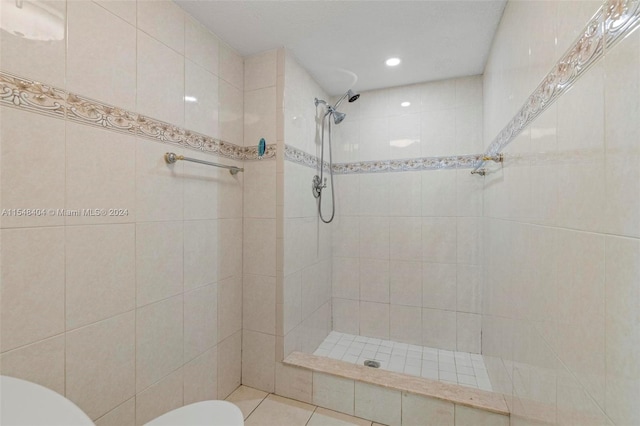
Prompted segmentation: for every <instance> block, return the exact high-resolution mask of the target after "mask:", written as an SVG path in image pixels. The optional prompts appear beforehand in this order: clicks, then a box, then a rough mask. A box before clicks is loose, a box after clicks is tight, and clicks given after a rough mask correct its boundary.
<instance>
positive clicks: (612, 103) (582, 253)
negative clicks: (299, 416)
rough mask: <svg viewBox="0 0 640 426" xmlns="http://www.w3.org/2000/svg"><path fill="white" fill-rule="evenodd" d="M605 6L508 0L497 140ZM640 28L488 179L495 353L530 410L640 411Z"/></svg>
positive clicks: (503, 377) (495, 54)
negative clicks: (632, 362)
mask: <svg viewBox="0 0 640 426" xmlns="http://www.w3.org/2000/svg"><path fill="white" fill-rule="evenodd" d="M601 5H602V3H601V2H599V1H579V2H561V1H558V2H545V3H539V2H509V3H508V4H507V7H506V9H505V13H504V16H503V18H502V21H501V24H500V27H499V29H498V33H497V35H496V38H495V41H494V45H493V48H492V51H491V53H490V55H489V60H488V62H487V67H486V70H485V78H484V130H485V137H484V142H485V144H487V143H489V142H490V141H491V139H492V138H493V137H494V136H495V135H496V134H497V132H498V131H499V130H500V129H501V128H502V127H503V126H504V125H505V124H506V122H507V120H509V119H510V118H511V117H512V115H513V114H514V113H515V111H516V109H517V108H519V107H520V106H521V104H522V102H523V101H524V99H525V98H526V96H528V95H529V94H530V93H531V91H532V90H533V89H534V87H535V86H536V85H537V84H538V82H539V81H540V79H541V78H542V77H543V76H544V75H545V74H546V73H547V72H549V70H551V69H552V67H553V65H554V63H555V62H556V61H557V59H558V58H559V57H560V56H561V55H562V54H563V53H564V52H565V51H566V49H567V48H568V47H569V46H570V45H571V44H572V43H574V41H575V39H576V37H577V36H578V34H580V33H581V31H582V30H583V28H584V26H585V24H586V23H587V21H588V19H589V18H590V17H591V16H593V14H594V13H595V12H596V10H597V9H598V8H599V7H600V6H601ZM533 28H535V31H532V29H533ZM639 37H640V36H639V35H638V33H637V32H635V33H633V34H631V35H629V36H627V37H626V39H625V40H623V41H621V42H620V44H618V45H616V46H614V47H611V48H608V49H607V51H606V52H605V55H604V59H602V60H601V61H600V62H599V63H598V64H596V65H594V66H593V67H592V68H591V69H590V70H589V71H588V72H587V73H586V74H585V75H584V76H583V77H582V78H581V79H580V80H579V81H577V82H576V84H575V85H574V87H573V88H572V89H571V91H570V92H568V93H567V94H565V95H563V96H562V97H561V98H560V99H559V100H558V101H557V103H556V105H554V106H553V107H552V108H550V109H548V110H547V111H546V112H545V113H544V114H543V115H541V116H539V117H538V118H537V119H536V121H535V122H534V123H532V125H531V126H529V127H528V128H527V129H526V131H525V132H523V134H522V135H521V136H520V137H519V138H518V140H516V141H514V142H513V143H512V144H511V145H510V146H509V147H507V149H506V152H505V155H506V156H507V158H509V157H511V160H508V161H507V162H506V163H505V168H504V170H503V171H500V172H498V173H492V174H491V175H489V176H487V178H485V191H484V194H485V197H484V211H485V218H484V219H483V226H481V227H478V228H477V229H482V241H483V244H482V246H481V247H482V248H481V250H480V252H481V253H482V254H483V255H484V261H483V265H484V270H485V281H484V285H483V288H482V290H481V294H482V310H481V311H476V312H481V313H482V331H483V334H482V352H483V355H485V357H487V359H491V360H492V361H490V362H487V366H488V367H489V371H490V375H491V378H492V382H494V384H496V387H497V388H499V389H500V391H501V392H504V393H505V394H506V398H507V401H508V402H509V404H510V405H511V409H512V415H513V416H514V417H517V418H519V419H522V422H523V423H527V422H529V423H536V424H539V423H556V424H588V423H592V424H634V423H637V422H638V421H640V418H639V417H638V410H637V408H636V407H635V403H633V402H631V399H634V400H635V399H637V398H638V392H637V390H638V389H640V385H639V383H640V381H639V380H640V378H639V376H638V375H637V371H636V370H637V369H627V366H628V365H629V364H628V363H627V362H626V361H624V360H625V359H626V360H628V359H631V358H627V357H633V356H634V355H633V354H635V353H637V351H638V348H639V347H640V346H639V345H638V339H637V338H634V337H633V336H637V332H638V329H637V324H638V321H637V315H635V314H631V313H630V311H629V310H628V309H626V308H625V304H624V303H623V304H618V303H619V301H620V299H619V297H620V295H621V294H626V296H625V297H626V298H630V299H633V298H636V295H637V292H638V282H639V281H638V278H637V271H638V262H639V258H638V252H637V239H638V237H639V234H638V232H637V230H638V227H637V224H638V223H640V222H639V221H638V210H637V205H638V202H639V200H640V192H638V190H637V185H638V182H639V180H638V174H637V164H638V161H637V160H638V150H637V145H636V148H633V149H630V145H629V143H630V141H632V140H637V135H638V123H637V120H635V119H633V118H632V117H633V116H634V114H635V111H637V109H638V102H637V100H638V96H637V94H638V87H639V83H638V82H639V81H640V80H639V79H638V67H639V64H640V62H639V61H638V58H639V57H640V38H639ZM622 92H624V93H625V95H622ZM622 111H624V112H622ZM534 153H536V154H534ZM516 157H519V158H518V160H516V159H515V158H516ZM623 157H625V160H623V159H622V158H623ZM627 160H629V162H630V163H633V164H635V166H633V167H629V163H627ZM627 190H629V191H631V192H627ZM623 193H624V194H625V195H624V196H623V195H622V194H623ZM620 197H624V199H625V201H624V202H623V203H621V201H620V200H621V199H622V198H620ZM458 229H459V230H460V228H458ZM614 235H615V236H614ZM458 255H464V256H470V255H471V253H470V252H468V253H466V254H463V253H460V252H458ZM460 273H463V274H464V275H466V276H470V275H471V271H470V270H468V271H465V272H463V271H461V270H459V274H460ZM458 278H459V279H460V275H458ZM459 296H460V295H459ZM459 301H460V302H463V304H464V305H467V303H472V301H471V299H468V300H466V301H462V300H460V298H459ZM614 318H615V319H614ZM459 321H460V319H459ZM621 335H625V336H626V337H625V338H624V339H621V340H619V337H620V336H621ZM623 352H624V353H625V354H627V355H625V356H624V357H623V358H619V357H618V355H615V354H620V353H623ZM499 358H502V360H501V361H498V362H495V360H497V359H499ZM496 365H500V366H502V367H500V368H495V366H496ZM622 371H624V373H621V372H622ZM623 377H624V378H623ZM494 378H495V381H494ZM607 389H609V390H607ZM614 395H615V396H614ZM459 414H461V415H462V412H460V413H458V410H457V407H456V421H457V420H458V418H459V416H458V415H459ZM486 423H489V420H488V419H487V421H486ZM473 424H478V420H477V419H476V420H475V421H474V422H473Z"/></svg>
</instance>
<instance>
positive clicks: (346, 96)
mask: <svg viewBox="0 0 640 426" xmlns="http://www.w3.org/2000/svg"><path fill="white" fill-rule="evenodd" d="M359 97H360V93H355V92H354V91H353V90H351V89H349V90H347V93H345V94H344V95H342V97H341V98H340V99H339V100H338V102H336V104H335V105H334V106H333V108H335V109H338V107H339V106H340V104H341V103H342V101H344V100H345V99H348V100H349V102H355V101H357V100H358V98H359Z"/></svg>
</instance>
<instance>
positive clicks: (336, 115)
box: [333, 111, 347, 124]
mask: <svg viewBox="0 0 640 426" xmlns="http://www.w3.org/2000/svg"><path fill="white" fill-rule="evenodd" d="M346 116H347V114H345V113H344V112H340V111H333V122H334V123H336V124H340V123H342V120H344V118H345V117H346Z"/></svg>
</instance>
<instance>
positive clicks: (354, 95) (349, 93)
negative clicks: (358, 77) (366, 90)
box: [347, 89, 360, 102]
mask: <svg viewBox="0 0 640 426" xmlns="http://www.w3.org/2000/svg"><path fill="white" fill-rule="evenodd" d="M359 97H360V93H354V92H353V90H351V89H349V90H347V99H349V102H355V101H357V100H358V98H359Z"/></svg>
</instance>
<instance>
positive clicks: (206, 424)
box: [145, 401, 244, 426]
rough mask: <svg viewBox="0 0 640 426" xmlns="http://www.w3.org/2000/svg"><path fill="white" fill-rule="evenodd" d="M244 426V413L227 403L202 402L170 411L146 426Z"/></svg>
mask: <svg viewBox="0 0 640 426" xmlns="http://www.w3.org/2000/svg"><path fill="white" fill-rule="evenodd" d="M182 425H189V426H243V425H244V417H243V416H242V411H240V409H239V408H238V407H237V406H235V405H234V404H232V403H230V402H227V401H202V402H196V403H194V404H190V405H185V406H184V407H181V408H176V409H175V410H172V411H169V412H168V413H166V414H163V415H162V416H160V417H157V418H155V419H153V420H151V421H150V422H149V423H147V424H146V425H145V426H182Z"/></svg>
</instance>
